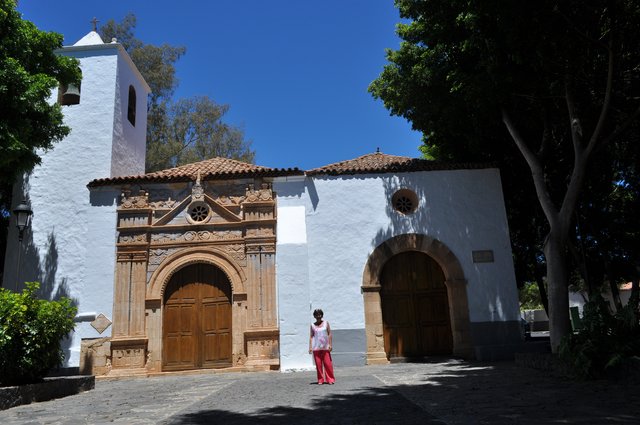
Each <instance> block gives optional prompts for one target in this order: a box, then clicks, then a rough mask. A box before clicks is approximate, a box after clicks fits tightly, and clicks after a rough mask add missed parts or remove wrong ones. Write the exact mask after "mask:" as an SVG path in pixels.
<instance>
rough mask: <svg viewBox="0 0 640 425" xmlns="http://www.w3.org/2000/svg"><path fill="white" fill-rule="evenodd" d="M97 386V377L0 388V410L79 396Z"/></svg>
mask: <svg viewBox="0 0 640 425" xmlns="http://www.w3.org/2000/svg"><path fill="white" fill-rule="evenodd" d="M95 386H96V379H95V376H60V377H55V378H44V381H43V382H39V383H37V384H27V385H20V386H17V387H0V410H5V409H9V408H11V407H16V406H20V405H21V404H30V403H32V402H34V401H47V400H52V399H54V398H61V397H66V396H69V395H73V394H78V393H80V392H83V391H89V390H92V389H94V388H95Z"/></svg>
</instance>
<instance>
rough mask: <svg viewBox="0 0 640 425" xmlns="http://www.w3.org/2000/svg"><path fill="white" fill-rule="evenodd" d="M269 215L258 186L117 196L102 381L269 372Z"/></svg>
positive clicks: (187, 187) (190, 186)
mask: <svg viewBox="0 0 640 425" xmlns="http://www.w3.org/2000/svg"><path fill="white" fill-rule="evenodd" d="M194 205H196V206H198V207H199V209H198V211H201V212H202V211H208V212H207V215H206V218H205V219H202V220H200V219H199V218H200V216H197V215H196V216H195V219H194V214H193V211H194V210H195V208H194ZM275 211H276V205H275V199H274V196H273V193H272V191H271V187H270V185H269V184H268V183H267V182H265V181H263V180H262V179H259V178H248V179H239V180H233V181H229V180H222V181H215V180H209V181H207V180H201V179H200V176H198V179H197V181H196V182H192V183H188V182H187V183H184V182H178V183H170V184H167V183H165V184H161V183H156V184H151V183H150V184H149V185H148V187H145V188H144V190H142V189H137V190H132V189H131V188H126V189H123V195H122V200H121V202H120V206H119V208H118V227H117V231H118V243H117V265H116V282H115V286H114V320H113V336H112V339H111V347H112V356H114V355H115V357H114V359H115V358H118V359H119V362H118V363H117V364H116V363H115V362H114V364H113V369H112V371H111V372H110V373H111V374H118V373H120V374H131V373H136V372H135V371H132V370H131V369H138V370H140V369H143V370H145V371H146V372H160V371H162V370H184V369H199V368H212V367H215V368H218V367H231V366H232V367H241V368H247V369H252V368H260V369H265V368H266V369H274V368H278V367H279V362H280V360H279V357H280V356H279V331H278V327H277V312H276V289H275V225H276V217H275ZM203 214H204V213H203ZM127 356H128V357H131V358H126V357H127ZM117 369H123V370H121V371H118V370H117Z"/></svg>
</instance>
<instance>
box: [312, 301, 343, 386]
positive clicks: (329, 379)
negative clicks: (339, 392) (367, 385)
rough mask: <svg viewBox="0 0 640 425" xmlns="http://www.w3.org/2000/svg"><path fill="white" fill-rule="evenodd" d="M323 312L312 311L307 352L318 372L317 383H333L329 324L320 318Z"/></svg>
mask: <svg viewBox="0 0 640 425" xmlns="http://www.w3.org/2000/svg"><path fill="white" fill-rule="evenodd" d="M322 316H324V313H323V312H322V310H321V309H316V310H314V311H313V317H314V318H315V319H316V322H315V323H313V324H312V325H311V335H310V336H309V354H311V353H313V358H314V360H315V361H316V371H317V373H318V385H322V384H324V383H327V384H329V385H333V384H334V383H335V382H336V378H334V376H333V364H332V363H331V348H332V347H331V326H329V322H327V321H326V320H322Z"/></svg>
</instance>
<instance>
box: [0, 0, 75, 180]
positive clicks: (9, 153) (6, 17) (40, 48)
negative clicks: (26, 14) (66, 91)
mask: <svg viewBox="0 0 640 425" xmlns="http://www.w3.org/2000/svg"><path fill="white" fill-rule="evenodd" d="M60 47H62V35H60V34H56V33H53V32H44V31H40V30H39V29H37V28H36V27H35V25H33V23H31V22H29V21H25V20H23V19H22V18H21V16H20V13H19V12H18V11H17V10H16V2H15V1H14V0H0V169H2V173H0V184H3V185H11V184H13V182H14V181H15V178H16V177H17V176H19V175H20V174H21V173H23V172H26V171H29V170H31V169H32V168H33V166H34V165H36V164H38V163H40V156H39V155H40V152H39V151H38V149H40V150H42V149H45V150H46V149H50V148H51V147H52V146H53V144H54V143H55V142H56V141H59V140H61V139H62V138H64V137H65V136H66V135H67V134H69V131H70V130H69V127H67V126H65V125H64V123H63V121H62V112H61V110H60V106H59V105H57V104H55V103H49V98H50V96H51V90H52V89H53V88H55V87H57V86H58V85H59V84H60V83H63V84H68V83H72V82H78V81H80V78H81V74H80V68H79V66H78V62H77V61H76V60H75V59H72V58H67V57H63V56H58V55H56V54H55V53H54V51H55V50H56V49H58V48H60Z"/></svg>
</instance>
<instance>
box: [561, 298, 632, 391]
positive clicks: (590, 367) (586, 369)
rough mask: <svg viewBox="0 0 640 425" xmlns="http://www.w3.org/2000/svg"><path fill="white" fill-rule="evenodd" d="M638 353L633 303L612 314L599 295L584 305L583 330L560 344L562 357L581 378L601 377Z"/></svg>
mask: <svg viewBox="0 0 640 425" xmlns="http://www.w3.org/2000/svg"><path fill="white" fill-rule="evenodd" d="M639 355H640V323H639V321H638V315H637V314H636V311H635V308H634V305H633V303H629V304H627V305H626V306H624V308H623V309H622V310H620V311H618V312H617V313H616V314H612V313H611V312H610V310H609V305H608V304H607V302H606V301H605V300H604V298H602V296H600V295H595V296H593V297H592V299H591V300H590V301H589V302H587V303H586V304H585V305H584V309H583V318H582V329H580V331H579V332H578V333H575V334H572V335H569V336H567V337H565V338H564V339H563V341H562V343H561V344H560V358H561V359H562V360H564V361H565V362H566V363H567V365H568V366H569V368H570V370H571V371H572V372H573V374H574V375H575V376H576V377H578V378H582V379H593V378H600V377H602V376H603V375H604V374H605V372H606V371H607V370H608V369H610V368H613V367H615V366H617V365H619V364H620V363H621V362H622V361H623V360H624V359H627V358H630V357H633V356H639Z"/></svg>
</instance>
